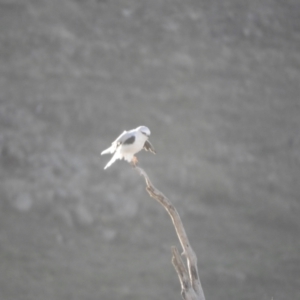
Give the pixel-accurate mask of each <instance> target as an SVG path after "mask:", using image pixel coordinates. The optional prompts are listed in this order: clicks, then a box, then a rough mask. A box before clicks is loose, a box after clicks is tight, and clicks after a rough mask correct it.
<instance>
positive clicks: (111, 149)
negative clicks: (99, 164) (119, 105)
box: [101, 130, 130, 155]
mask: <svg viewBox="0 0 300 300" xmlns="http://www.w3.org/2000/svg"><path fill="white" fill-rule="evenodd" d="M128 135H130V133H129V132H127V131H126V130H125V131H124V132H123V133H121V134H120V135H119V136H118V137H117V138H116V139H115V140H114V141H113V142H112V143H111V146H110V147H109V148H107V149H105V150H104V151H102V152H101V155H103V154H108V153H114V152H115V151H116V150H117V148H118V146H119V145H120V144H122V143H123V140H126V138H127V137H128Z"/></svg>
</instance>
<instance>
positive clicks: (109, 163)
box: [104, 152, 120, 170]
mask: <svg viewBox="0 0 300 300" xmlns="http://www.w3.org/2000/svg"><path fill="white" fill-rule="evenodd" d="M107 153H109V152H107ZM104 154H105V153H104ZM119 158H120V156H119V153H118V152H116V153H115V154H114V155H113V157H112V158H111V159H110V161H109V162H108V163H107V164H106V166H105V167H104V170H106V169H107V168H108V167H110V166H111V165H112V164H113V163H114V162H115V161H116V160H117V159H119Z"/></svg>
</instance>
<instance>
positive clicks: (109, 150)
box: [101, 145, 116, 155]
mask: <svg viewBox="0 0 300 300" xmlns="http://www.w3.org/2000/svg"><path fill="white" fill-rule="evenodd" d="M115 150H116V147H114V145H112V146H110V147H109V148H107V149H105V150H103V151H102V152H101V155H103V154H110V153H114V152H115Z"/></svg>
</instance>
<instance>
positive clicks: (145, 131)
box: [137, 126, 151, 137]
mask: <svg viewBox="0 0 300 300" xmlns="http://www.w3.org/2000/svg"><path fill="white" fill-rule="evenodd" d="M137 129H138V130H139V131H140V132H141V133H142V134H144V135H146V136H147V137H149V136H150V134H151V132H150V129H149V128H148V127H146V126H140V127H138V128H137Z"/></svg>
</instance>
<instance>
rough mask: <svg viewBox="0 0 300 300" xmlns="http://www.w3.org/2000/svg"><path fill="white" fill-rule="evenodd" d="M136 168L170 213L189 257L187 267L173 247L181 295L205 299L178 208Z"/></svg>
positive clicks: (174, 263) (143, 172)
mask: <svg viewBox="0 0 300 300" xmlns="http://www.w3.org/2000/svg"><path fill="white" fill-rule="evenodd" d="M135 169H136V170H137V171H138V172H139V173H140V175H142V176H143V177H144V179H145V181H146V190H147V192H148V193H149V195H150V197H152V198H154V199H155V200H156V201H158V202H159V203H160V204H161V205H162V206H163V207H164V208H165V210H166V211H167V212H168V214H169V215H170V217H171V220H172V222H173V225H174V228H175V231H176V233H177V236H178V239H179V242H180V244H181V247H182V249H183V254H184V255H185V257H186V259H187V269H186V267H185V265H184V263H183V261H182V259H181V257H180V255H179V254H178V250H177V249H176V248H172V252H173V258H172V263H173V266H174V268H175V270H176V272H177V274H178V277H179V281H180V284H181V295H182V297H183V299H185V300H196V299H197V300H205V296H204V293H203V289H202V285H201V282H200V278H199V273H198V267H197V256H196V255H195V252H194V251H193V249H192V247H191V245H190V243H189V240H188V237H187V234H186V232H185V229H184V227H183V224H182V221H181V219H180V216H179V214H178V212H177V210H176V209H175V207H174V206H173V204H172V203H171V201H170V200H169V199H168V198H167V197H166V196H165V195H164V194H163V193H162V192H160V191H159V190H158V189H157V188H156V187H155V186H154V185H153V184H152V182H151V181H150V179H149V176H148V175H147V173H146V172H145V171H144V170H143V169H142V168H140V167H137V166H136V167H135ZM175 249H176V250H175ZM187 270H188V271H187ZM187 274H188V276H187ZM187 278H189V281H188V280H187Z"/></svg>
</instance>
